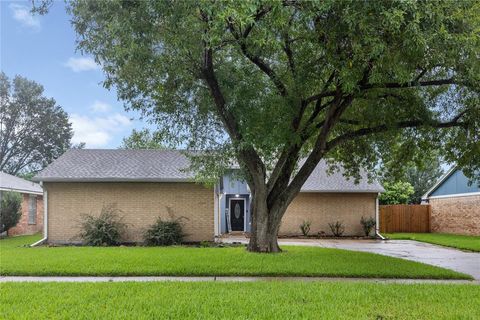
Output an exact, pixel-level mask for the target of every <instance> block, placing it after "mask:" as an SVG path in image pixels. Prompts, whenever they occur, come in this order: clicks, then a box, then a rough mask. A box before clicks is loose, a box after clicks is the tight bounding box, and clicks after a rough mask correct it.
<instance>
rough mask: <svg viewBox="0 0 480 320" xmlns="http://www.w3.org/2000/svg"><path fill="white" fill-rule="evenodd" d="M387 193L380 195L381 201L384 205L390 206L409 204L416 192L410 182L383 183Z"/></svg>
mask: <svg viewBox="0 0 480 320" xmlns="http://www.w3.org/2000/svg"><path fill="white" fill-rule="evenodd" d="M383 187H384V188H385V192H383V193H382V194H380V197H379V199H378V200H379V201H380V204H382V205H388V204H407V203H408V200H409V199H410V197H411V196H412V194H413V193H414V192H415V190H414V189H413V186H412V185H411V184H410V183H409V182H404V181H397V182H388V181H385V182H383Z"/></svg>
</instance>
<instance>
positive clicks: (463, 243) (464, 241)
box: [385, 233, 480, 252]
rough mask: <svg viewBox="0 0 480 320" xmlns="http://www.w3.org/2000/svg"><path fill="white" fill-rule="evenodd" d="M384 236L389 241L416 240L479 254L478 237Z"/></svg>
mask: <svg viewBox="0 0 480 320" xmlns="http://www.w3.org/2000/svg"><path fill="white" fill-rule="evenodd" d="M385 235H386V236H387V237H388V238H390V239H397V240H416V241H422V242H428V243H432V244H438V245H441V246H446V247H452V248H457V249H462V250H470V251H475V252H480V236H464V235H459V234H448V233H388V234H385Z"/></svg>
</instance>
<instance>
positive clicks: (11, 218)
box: [0, 192, 22, 233]
mask: <svg viewBox="0 0 480 320" xmlns="http://www.w3.org/2000/svg"><path fill="white" fill-rule="evenodd" d="M0 193H1V197H0V233H3V232H5V231H8V230H9V229H10V228H13V227H15V226H16V225H17V223H18V221H20V217H21V216H22V210H21V209H22V197H21V196H20V194H19V193H16V192H0Z"/></svg>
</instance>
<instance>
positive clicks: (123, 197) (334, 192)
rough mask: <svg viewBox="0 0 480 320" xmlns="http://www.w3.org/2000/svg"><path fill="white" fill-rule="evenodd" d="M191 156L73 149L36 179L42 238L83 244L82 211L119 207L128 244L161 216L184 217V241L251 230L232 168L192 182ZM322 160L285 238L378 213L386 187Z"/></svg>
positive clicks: (352, 224)
mask: <svg viewBox="0 0 480 320" xmlns="http://www.w3.org/2000/svg"><path fill="white" fill-rule="evenodd" d="M188 167H189V161H188V159H187V157H186V156H185V155H184V154H183V153H182V152H180V151H174V150H69V151H68V152H66V153H65V154H64V155H62V156H61V157H60V158H58V159H57V160H56V161H55V162H53V163H52V164H51V165H50V166H48V167H47V168H46V169H44V170H43V171H42V172H40V173H39V174H38V175H37V176H36V177H35V178H34V179H35V180H37V181H41V183H42V185H43V187H44V190H45V208H46V210H45V216H46V221H47V224H46V225H47V227H46V228H45V233H46V234H45V238H46V239H47V240H48V242H51V243H73V242H78V241H79V240H80V239H79V238H78V236H77V235H78V233H79V231H80V229H79V224H80V221H81V217H82V214H93V215H98V214H100V211H101V209H102V207H103V206H104V205H110V204H116V206H117V208H118V209H120V210H121V211H122V216H123V221H124V222H125V223H127V225H128V231H127V234H126V235H125V241H128V242H138V241H142V234H143V231H144V230H145V229H146V228H147V227H148V226H149V225H151V224H152V223H153V222H154V221H155V219H156V218H157V217H159V216H161V217H163V218H165V219H169V218H181V219H182V221H183V226H184V231H185V233H186V234H187V237H186V240H187V241H202V240H215V239H216V238H218V237H220V236H222V235H225V234H228V233H231V232H233V233H235V232H239V233H243V232H245V233H248V232H249V231H250V221H251V215H250V191H249V189H248V185H247V184H246V183H245V182H244V181H242V180H240V179H238V178H236V176H237V175H236V174H235V170H236V169H232V170H231V171H230V172H229V173H228V174H226V175H224V176H223V177H221V178H219V183H217V184H216V185H215V186H214V187H206V186H204V185H202V184H198V183H195V182H194V175H193V173H191V172H188V169H187V168H188ZM326 169H327V167H326V165H325V164H324V163H320V164H319V165H318V166H317V168H316V169H315V171H314V173H313V174H312V175H311V176H310V178H309V179H308V180H307V181H306V183H305V185H304V186H303V188H302V191H301V193H300V194H299V195H298V196H297V198H296V199H295V200H294V201H293V202H292V204H291V205H290V206H289V208H288V210H287V212H286V214H285V216H284V218H283V220H282V225H281V229H280V235H299V234H300V228H299V226H300V224H301V223H302V222H303V221H306V220H308V221H311V223H312V224H311V234H317V233H319V232H325V233H327V234H328V233H329V227H328V223H330V222H335V221H337V220H338V221H342V222H343V224H344V225H345V235H361V234H362V228H361V224H360V219H361V217H362V216H365V217H375V216H376V212H377V210H378V201H377V199H378V193H379V192H382V191H383V188H382V187H381V186H380V185H379V184H378V183H377V182H372V183H369V182H368V181H367V180H366V178H365V177H364V178H362V179H361V181H360V182H359V183H358V184H355V183H354V181H353V180H347V179H346V178H344V177H343V175H342V173H341V172H337V173H334V174H332V175H327V173H326Z"/></svg>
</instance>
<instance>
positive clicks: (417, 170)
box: [379, 150, 444, 204]
mask: <svg viewBox="0 0 480 320" xmlns="http://www.w3.org/2000/svg"><path fill="white" fill-rule="evenodd" d="M398 156H402V157H403V156H404V155H403V152H397V157H398ZM409 158H410V157H407V159H409ZM398 163H401V161H400V160H399V159H395V160H393V159H392V160H389V161H387V162H386V163H384V164H382V165H381V166H380V169H379V173H380V176H381V181H382V183H383V184H385V183H387V182H388V183H389V184H390V185H394V184H395V182H398V181H404V182H408V183H409V184H410V185H411V186H412V187H413V189H414V191H413V193H412V194H411V195H410V198H409V199H408V203H410V204H419V203H421V200H422V196H423V195H424V194H425V193H426V192H427V191H428V190H429V189H430V188H431V187H432V186H433V185H434V184H435V182H437V180H438V179H439V178H440V177H441V176H442V175H443V172H444V170H443V169H442V162H441V159H440V157H439V155H438V152H437V151H435V150H434V151H431V150H424V152H423V154H422V153H420V154H418V155H416V158H415V160H414V161H409V162H408V163H406V164H404V165H402V166H399V165H398Z"/></svg>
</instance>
